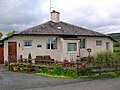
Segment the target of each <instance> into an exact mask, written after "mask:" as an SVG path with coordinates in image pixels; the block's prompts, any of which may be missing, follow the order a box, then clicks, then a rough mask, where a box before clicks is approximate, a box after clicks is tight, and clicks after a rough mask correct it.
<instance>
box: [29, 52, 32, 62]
mask: <svg viewBox="0 0 120 90" xmlns="http://www.w3.org/2000/svg"><path fill="white" fill-rule="evenodd" d="M28 63H32V55H31V53H29V54H28Z"/></svg>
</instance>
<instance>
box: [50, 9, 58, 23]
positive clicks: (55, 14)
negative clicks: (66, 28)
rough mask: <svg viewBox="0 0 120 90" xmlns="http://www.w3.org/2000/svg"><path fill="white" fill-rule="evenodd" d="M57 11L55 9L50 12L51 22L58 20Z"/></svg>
mask: <svg viewBox="0 0 120 90" xmlns="http://www.w3.org/2000/svg"><path fill="white" fill-rule="evenodd" d="M59 14H60V13H59V12H57V11H55V10H53V11H52V12H51V21H53V22H56V23H57V22H59V18H60V17H59Z"/></svg>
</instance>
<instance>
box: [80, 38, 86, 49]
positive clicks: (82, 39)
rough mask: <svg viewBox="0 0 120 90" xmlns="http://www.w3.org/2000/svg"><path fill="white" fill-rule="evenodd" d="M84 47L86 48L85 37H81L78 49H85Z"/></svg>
mask: <svg viewBox="0 0 120 90" xmlns="http://www.w3.org/2000/svg"><path fill="white" fill-rule="evenodd" d="M83 41H84V42H83ZM85 48H86V39H85V38H81V39H80V49H85Z"/></svg>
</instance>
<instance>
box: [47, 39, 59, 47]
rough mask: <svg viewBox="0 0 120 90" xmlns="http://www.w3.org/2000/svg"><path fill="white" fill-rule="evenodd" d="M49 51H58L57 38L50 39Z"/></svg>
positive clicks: (48, 43)
mask: <svg viewBox="0 0 120 90" xmlns="http://www.w3.org/2000/svg"><path fill="white" fill-rule="evenodd" d="M47 49H57V38H53V37H49V38H48V39H47Z"/></svg>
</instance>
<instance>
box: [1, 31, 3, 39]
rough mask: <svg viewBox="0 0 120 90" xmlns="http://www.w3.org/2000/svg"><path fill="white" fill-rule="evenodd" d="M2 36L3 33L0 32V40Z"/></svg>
mask: <svg viewBox="0 0 120 90" xmlns="http://www.w3.org/2000/svg"><path fill="white" fill-rule="evenodd" d="M2 36H3V33H2V32H0V40H1V39H2Z"/></svg>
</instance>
